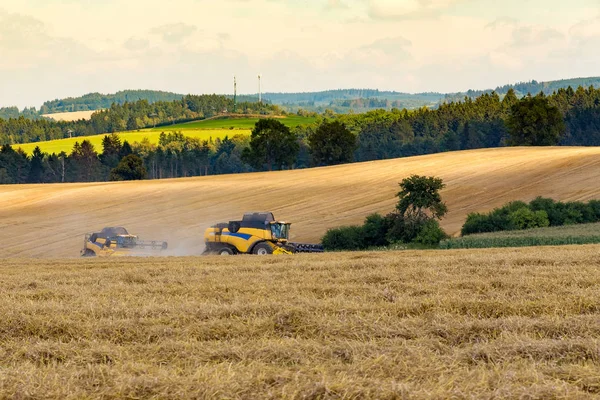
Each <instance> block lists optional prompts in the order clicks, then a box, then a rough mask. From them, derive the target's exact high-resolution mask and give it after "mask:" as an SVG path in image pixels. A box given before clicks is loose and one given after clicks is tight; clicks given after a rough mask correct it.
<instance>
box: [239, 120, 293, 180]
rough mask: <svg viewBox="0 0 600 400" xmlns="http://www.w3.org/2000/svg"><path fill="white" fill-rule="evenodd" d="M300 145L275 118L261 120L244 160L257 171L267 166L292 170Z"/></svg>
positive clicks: (245, 152)
mask: <svg viewBox="0 0 600 400" xmlns="http://www.w3.org/2000/svg"><path fill="white" fill-rule="evenodd" d="M299 150H300V145H299V144H298V140H297V139H296V135H294V134H293V133H292V132H291V131H290V128H288V127H287V126H285V125H284V124H282V123H281V122H279V121H277V120H276V119H273V118H266V119H260V120H259V121H258V122H257V123H256V125H255V126H254V129H252V135H251V136H250V147H247V148H246V149H244V152H243V155H242V159H243V160H244V161H245V162H247V163H248V164H250V165H252V166H253V167H254V168H256V169H262V168H264V167H265V166H266V167H267V169H268V170H269V171H272V170H273V168H277V169H282V168H286V167H287V168H291V167H292V166H293V165H294V162H295V161H296V158H297V157H298V151H299Z"/></svg>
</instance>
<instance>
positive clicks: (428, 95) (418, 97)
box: [0, 76, 600, 119]
mask: <svg viewBox="0 0 600 400" xmlns="http://www.w3.org/2000/svg"><path fill="white" fill-rule="evenodd" d="M569 86H570V87H572V88H574V89H575V88H577V87H578V86H583V87H589V86H594V87H598V86H600V76H598V77H580V78H570V79H560V80H553V81H541V82H538V81H536V80H532V81H527V82H518V83H514V84H506V85H503V86H497V87H496V88H495V89H492V88H488V89H469V90H467V91H464V92H456V93H443V92H417V93H408V92H400V91H390V90H379V89H366V88H365V89H358V88H350V89H331V90H322V91H316V92H265V93H263V94H262V98H263V100H264V101H266V102H269V103H271V104H274V105H278V106H283V107H287V108H289V109H293V110H296V109H300V108H304V109H307V110H311V111H312V110H316V111H324V109H325V108H332V109H333V110H334V111H336V112H347V111H349V110H358V111H360V110H365V111H366V110H369V109H376V108H407V109H411V108H419V107H423V106H428V107H435V106H437V105H439V103H440V102H444V101H461V100H463V99H464V98H465V97H469V98H475V97H477V96H480V95H482V94H485V93H492V92H496V93H497V94H499V95H501V96H502V95H504V94H506V93H507V92H508V90H510V89H513V90H515V92H516V94H517V96H518V97H522V96H525V95H527V94H528V93H531V94H537V93H540V92H543V93H544V94H546V95H547V94H551V93H552V92H554V91H556V90H558V89H561V88H563V89H566V88H567V87H569ZM221 95H223V96H226V97H233V95H232V94H221ZM184 96H185V94H178V93H174V92H169V91H162V90H145V89H127V90H121V91H118V92H116V93H107V94H103V93H99V92H91V93H86V94H84V95H82V96H78V97H67V98H63V99H54V100H49V101H46V102H44V103H43V104H42V106H41V107H40V109H39V111H38V110H37V108H36V107H31V108H27V107H26V108H24V109H22V110H19V109H18V108H17V107H14V106H7V107H0V118H4V119H7V118H16V117H18V116H19V115H22V114H23V115H25V116H26V117H27V116H28V117H35V116H40V115H48V114H54V113H67V112H78V111H95V110H100V109H104V108H109V107H110V106H111V104H113V103H115V104H124V103H125V102H134V101H137V100H147V101H148V102H149V103H154V102H157V101H173V100H179V99H181V98H183V97H184ZM237 97H238V101H253V102H256V101H258V94H257V93H250V94H239V95H238V96H237Z"/></svg>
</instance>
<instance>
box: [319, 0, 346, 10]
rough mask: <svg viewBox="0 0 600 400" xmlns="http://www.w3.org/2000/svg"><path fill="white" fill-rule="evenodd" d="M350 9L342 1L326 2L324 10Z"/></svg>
mask: <svg viewBox="0 0 600 400" xmlns="http://www.w3.org/2000/svg"><path fill="white" fill-rule="evenodd" d="M349 8H350V7H349V6H348V5H347V4H346V3H344V2H343V1H342V0H327V5H326V6H325V9H326V10H347V9H349Z"/></svg>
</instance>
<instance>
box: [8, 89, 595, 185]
mask: <svg viewBox="0 0 600 400" xmlns="http://www.w3.org/2000/svg"><path fill="white" fill-rule="evenodd" d="M232 106H233V104H232V100H231V99H228V98H225V97H223V96H186V97H185V98H184V99H183V101H176V102H171V103H165V102H158V103H154V104H152V105H151V104H149V103H148V102H147V101H145V100H142V101H138V102H134V103H127V104H125V105H122V106H121V105H113V106H112V107H111V108H110V109H109V110H106V111H103V112H101V113H97V114H95V116H94V118H92V120H91V121H88V122H86V121H79V122H76V123H51V122H48V121H44V120H38V121H34V120H29V119H25V118H23V117H20V118H18V119H9V120H8V121H6V120H0V138H1V139H2V142H3V143H5V145H4V146H3V147H2V150H1V151H0V182H2V183H27V182H30V183H34V182H63V181H65V182H75V181H97V180H99V181H102V180H108V179H145V178H149V179H161V178H172V177H186V176H198V175H211V174H224V173H239V172H248V171H259V170H278V169H292V168H307V167H312V166H320V165H332V164H339V163H346V162H354V161H368V160H381V159H388V158H396V157H406V156H415V155H422V154H431V153H438V152H445V151H454V150H466V149H477V148H490V147H501V146H511V145H519V146H546V145H573V146H598V145H600V90H599V89H595V88H593V87H589V88H583V87H579V88H577V90H573V89H572V88H570V87H569V88H567V89H559V90H558V91H556V92H555V93H553V94H551V95H549V96H546V95H545V94H544V93H539V94H537V95H533V96H532V95H528V96H525V97H522V98H519V97H517V95H516V94H515V92H514V91H513V90H509V91H508V92H507V94H506V95H505V96H503V97H502V98H501V97H500V96H499V95H498V94H496V93H491V94H483V95H481V96H479V97H477V98H475V99H471V98H469V97H466V98H464V99H463V100H462V101H460V102H450V103H445V104H442V105H440V107H438V108H437V109H429V108H425V107H423V108H420V109H418V110H406V109H403V110H399V109H393V110H391V111H387V110H375V111H369V112H366V113H362V114H340V115H336V114H335V113H333V112H331V111H328V112H327V113H325V114H324V115H320V116H319V117H318V118H317V120H316V122H315V123H314V124H311V125H303V126H297V127H295V128H293V129H289V128H287V127H285V126H284V125H283V124H281V123H280V122H279V121H277V120H275V119H270V120H261V121H259V123H257V125H256V126H255V128H254V130H253V132H252V135H251V136H250V137H247V136H234V137H229V138H225V139H224V140H216V141H214V142H212V141H199V140H197V139H191V138H187V137H185V136H184V135H182V134H180V133H170V134H163V135H161V138H160V142H159V144H158V145H152V144H150V143H149V142H148V141H145V142H142V143H126V142H125V143H121V141H120V139H119V138H118V136H117V135H107V136H106V137H105V141H104V144H103V148H102V149H94V148H93V146H91V145H90V143H89V142H87V141H83V142H81V143H77V144H76V145H75V146H74V148H73V149H72V151H71V153H70V154H65V153H62V154H43V153H41V152H40V151H39V149H38V151H36V152H34V154H33V156H31V157H28V156H27V155H26V154H24V153H22V152H20V151H15V150H13V149H12V147H11V146H10V144H11V143H19V142H21V141H29V140H25V139H26V138H39V139H40V140H42V138H44V139H46V138H51V137H48V136H49V135H56V136H57V137H64V136H63V135H64V134H65V133H64V132H65V129H66V128H68V127H71V128H73V127H74V128H75V129H80V130H78V131H76V133H77V134H78V135H80V134H86V133H88V132H92V133H96V134H97V133H111V132H119V131H121V130H125V129H137V128H138V127H141V126H147V125H148V124H151V123H154V122H157V123H159V122H160V123H166V124H169V123H173V122H176V121H179V120H180V119H186V118H197V117H206V116H209V115H211V113H216V112H219V111H224V110H225V109H230V108H231V107H232ZM244 111H245V112H252V113H261V114H276V113H279V112H281V110H280V109H279V108H278V107H277V106H274V105H268V104H258V103H241V104H238V112H244ZM333 122H335V123H333ZM330 138H337V139H336V140H330ZM129 155H134V156H135V157H137V158H135V157H128V158H127V163H126V165H121V166H119V164H120V162H121V160H123V159H124V158H125V157H127V156H129ZM133 165H135V166H136V167H135V169H136V172H135V173H133V172H131V171H130V172H131V173H128V172H127V171H128V168H129V169H131V168H133V167H131V166H133ZM141 166H143V168H142V167H141ZM117 167H118V168H117ZM115 169H117V171H121V172H120V175H118V174H117V173H116V172H115V173H112V172H113V171H114V170H115Z"/></svg>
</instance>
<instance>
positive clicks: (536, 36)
mask: <svg viewBox="0 0 600 400" xmlns="http://www.w3.org/2000/svg"><path fill="white" fill-rule="evenodd" d="M564 38H565V35H563V34H562V33H561V32H559V31H557V30H556V29H552V28H541V29H540V28H537V29H536V28H534V27H531V26H522V27H518V28H516V29H515V30H514V31H513V33H512V43H511V45H512V46H514V47H528V46H540V45H544V44H546V43H548V42H551V41H554V40H561V39H564Z"/></svg>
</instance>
